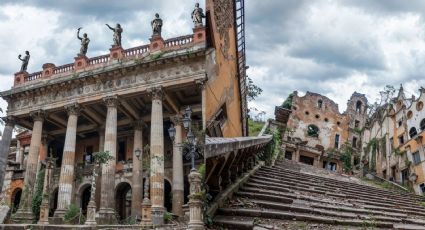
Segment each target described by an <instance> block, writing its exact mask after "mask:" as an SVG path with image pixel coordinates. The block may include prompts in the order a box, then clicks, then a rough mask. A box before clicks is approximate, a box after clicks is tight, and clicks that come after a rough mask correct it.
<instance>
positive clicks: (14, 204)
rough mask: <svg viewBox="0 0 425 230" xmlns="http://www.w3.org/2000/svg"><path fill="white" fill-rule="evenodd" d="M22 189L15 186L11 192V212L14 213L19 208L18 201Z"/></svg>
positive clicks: (19, 200)
mask: <svg viewBox="0 0 425 230" xmlns="http://www.w3.org/2000/svg"><path fill="white" fill-rule="evenodd" d="M21 195H22V189H21V188H17V189H15V191H13V193H12V213H15V212H16V211H17V210H18V208H19V203H20V202H21Z"/></svg>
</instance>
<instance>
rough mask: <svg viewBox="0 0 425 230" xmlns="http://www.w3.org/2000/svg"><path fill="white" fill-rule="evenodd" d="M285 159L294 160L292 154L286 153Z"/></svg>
mask: <svg viewBox="0 0 425 230" xmlns="http://www.w3.org/2000/svg"><path fill="white" fill-rule="evenodd" d="M285 159H287V160H292V152H289V151H286V152H285Z"/></svg>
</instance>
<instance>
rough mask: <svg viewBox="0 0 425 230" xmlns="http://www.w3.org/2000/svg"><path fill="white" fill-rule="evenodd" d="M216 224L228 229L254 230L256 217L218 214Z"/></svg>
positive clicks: (215, 219)
mask: <svg viewBox="0 0 425 230" xmlns="http://www.w3.org/2000/svg"><path fill="white" fill-rule="evenodd" d="M214 225H218V226H225V227H227V228H228V229H240V230H252V229H253V228H254V219H253V218H246V217H241V216H220V215H219V216H216V217H215V218H214Z"/></svg>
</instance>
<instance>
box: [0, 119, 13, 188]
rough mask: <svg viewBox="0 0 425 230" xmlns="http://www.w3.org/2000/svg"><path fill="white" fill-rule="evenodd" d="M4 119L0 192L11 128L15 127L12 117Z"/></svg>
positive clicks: (0, 154)
mask: <svg viewBox="0 0 425 230" xmlns="http://www.w3.org/2000/svg"><path fill="white" fill-rule="evenodd" d="M4 120H5V121H6V125H5V126H4V130H3V136H2V139H1V142H0V166H1V167H0V192H1V190H2V188H3V182H4V175H5V173H6V164H7V163H6V162H7V156H8V155H9V148H10V142H11V141H12V133H13V128H14V127H15V121H14V120H13V118H11V117H9V118H5V119H4Z"/></svg>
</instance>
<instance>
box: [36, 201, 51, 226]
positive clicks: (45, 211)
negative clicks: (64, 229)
mask: <svg viewBox="0 0 425 230" xmlns="http://www.w3.org/2000/svg"><path fill="white" fill-rule="evenodd" d="M38 224H49V201H48V199H47V198H43V201H42V202H41V205H40V219H39V220H38Z"/></svg>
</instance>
